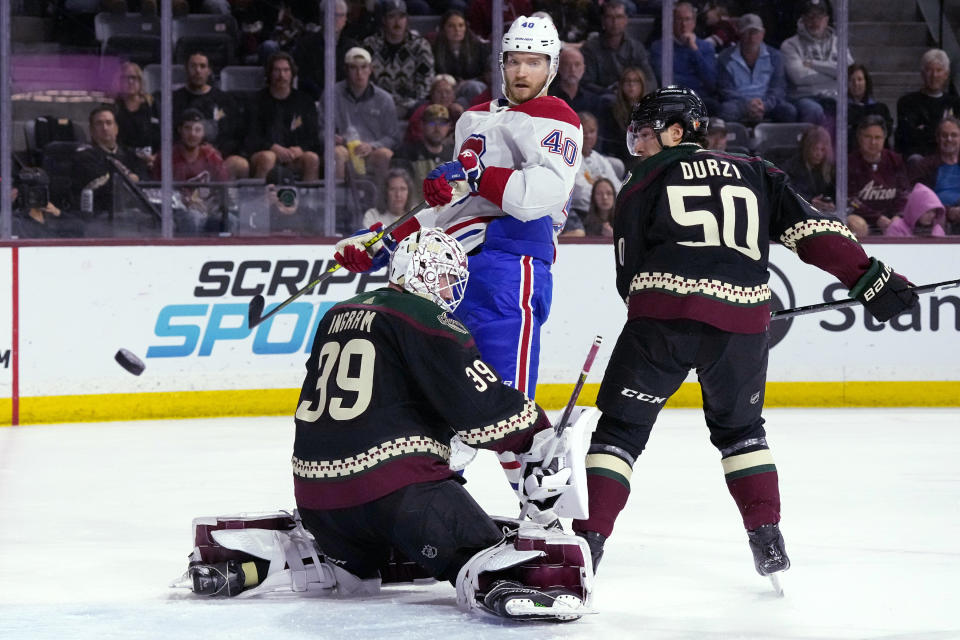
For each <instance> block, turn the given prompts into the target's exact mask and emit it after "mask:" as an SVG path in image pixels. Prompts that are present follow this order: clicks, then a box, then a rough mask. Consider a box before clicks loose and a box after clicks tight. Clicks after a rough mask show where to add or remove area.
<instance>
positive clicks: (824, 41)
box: [780, 0, 853, 125]
mask: <svg viewBox="0 0 960 640" xmlns="http://www.w3.org/2000/svg"><path fill="white" fill-rule="evenodd" d="M780 52H781V53H782V54H783V66H784V69H785V70H786V73H787V82H788V86H787V98H788V99H789V100H790V101H791V102H792V103H793V104H794V106H795V107H796V108H797V119H798V120H799V121H801V122H811V123H813V124H821V125H822V124H825V123H827V119H828V118H830V119H832V118H833V116H834V114H836V111H837V70H838V69H846V68H847V66H848V65H850V64H853V56H852V55H850V50H849V49H847V52H846V58H847V61H846V62H845V63H843V64H842V65H841V64H840V63H838V60H839V58H840V55H839V52H838V50H837V34H836V33H835V32H834V30H833V29H832V28H831V27H830V14H829V11H828V9H827V7H826V4H825V2H824V0H809V1H808V2H807V3H806V4H805V5H804V8H803V13H802V14H801V16H800V19H799V20H798V21H797V34H796V35H795V36H792V37H790V38H787V39H786V40H784V41H783V43H782V44H781V45H780Z"/></svg>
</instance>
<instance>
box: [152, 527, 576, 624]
mask: <svg viewBox="0 0 960 640" xmlns="http://www.w3.org/2000/svg"><path fill="white" fill-rule="evenodd" d="M494 523H495V525H496V526H497V527H498V528H499V529H500V531H501V532H502V533H503V538H502V539H501V540H500V542H498V543H497V544H495V545H493V546H491V547H489V548H487V549H483V550H482V551H480V552H478V553H476V554H475V555H474V556H473V557H471V558H470V559H469V560H468V561H467V562H466V563H464V565H463V566H462V567H461V568H460V570H459V572H458V574H457V577H456V579H455V580H453V581H452V582H454V586H455V587H456V590H457V605H458V606H459V607H460V608H461V609H463V610H465V611H478V612H485V613H489V614H493V615H497V616H501V617H505V618H512V619H517V620H551V621H558V622H566V621H571V620H576V619H578V618H580V617H581V616H582V615H584V614H586V613H592V610H590V609H589V602H590V596H591V590H592V580H593V567H592V565H591V563H590V551H589V548H588V547H587V546H586V543H585V542H584V541H583V540H582V539H581V538H579V537H576V536H572V535H568V534H564V533H562V532H558V531H552V530H550V531H548V530H546V529H544V528H543V527H542V526H540V525H538V524H536V523H533V522H521V521H519V520H515V519H508V518H496V519H494ZM193 539H194V545H195V546H194V549H193V551H192V552H191V554H190V556H189V557H190V563H189V566H188V568H187V571H186V572H185V573H184V574H183V576H181V577H180V578H179V579H178V580H176V581H175V582H174V583H172V584H171V587H181V588H189V589H191V590H192V591H193V592H194V593H196V594H197V595H203V596H230V597H239V598H249V597H253V596H257V595H263V594H267V593H271V592H278V591H285V592H299V593H312V594H329V595H333V594H337V595H341V596H343V595H371V594H375V593H377V592H378V591H379V590H380V587H381V584H393V583H404V582H405V583H409V582H416V581H418V580H420V579H425V578H430V576H429V574H428V573H427V572H426V571H424V570H423V569H422V568H420V567H419V566H418V565H416V564H415V563H413V562H410V561H409V560H407V559H406V558H405V557H403V556H402V554H400V553H399V552H396V551H395V550H394V551H392V552H391V553H390V560H389V561H388V562H387V563H386V564H384V565H383V566H382V567H381V569H380V577H379V578H373V579H365V580H364V579H361V578H359V577H357V576H355V575H352V574H350V573H349V572H347V571H345V570H343V569H342V568H340V567H338V566H337V565H336V564H334V563H332V562H328V561H327V560H326V558H325V557H324V555H323V553H322V552H321V551H320V550H319V549H318V548H317V546H316V543H315V541H314V539H313V536H311V534H310V533H309V532H308V531H307V530H306V529H304V527H303V526H302V524H301V523H300V517H299V514H298V513H297V511H294V512H293V513H292V514H290V513H286V512H282V511H280V512H276V513H267V514H240V515H233V516H217V517H204V518H195V519H194V521H193Z"/></svg>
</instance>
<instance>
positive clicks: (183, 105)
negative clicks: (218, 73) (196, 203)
mask: <svg viewBox="0 0 960 640" xmlns="http://www.w3.org/2000/svg"><path fill="white" fill-rule="evenodd" d="M184 66H185V67H186V71H187V84H186V85H185V86H183V87H180V88H179V89H177V90H176V91H174V92H173V119H174V121H175V122H180V121H182V118H183V113H184V112H185V111H186V110H187V109H196V110H197V111H199V112H200V113H201V114H203V117H204V127H206V129H207V139H208V140H212V142H211V144H212V145H213V146H214V147H216V148H217V150H218V151H219V152H220V153H221V154H223V155H224V156H225V158H226V159H225V160H224V167H225V169H226V171H227V174H228V175H229V176H230V178H231V179H234V180H236V179H237V178H246V177H247V176H248V175H250V163H249V162H247V159H246V158H244V157H243V156H242V155H241V153H242V146H243V139H242V134H241V132H240V125H241V120H240V107H239V105H237V103H236V101H234V99H233V98H232V97H231V96H229V95H228V94H226V93H224V92H223V91H221V90H220V89H218V88H216V87H213V86H211V85H210V74H211V69H210V60H209V58H207V55H206V54H205V53H202V52H199V51H198V52H196V53H192V54H190V56H189V57H188V58H187V63H186V65H184Z"/></svg>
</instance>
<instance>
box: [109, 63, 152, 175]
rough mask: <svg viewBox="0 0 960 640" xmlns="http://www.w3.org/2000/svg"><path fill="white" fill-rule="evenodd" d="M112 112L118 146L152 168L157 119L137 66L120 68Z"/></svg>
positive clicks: (127, 64)
mask: <svg viewBox="0 0 960 640" xmlns="http://www.w3.org/2000/svg"><path fill="white" fill-rule="evenodd" d="M115 109H116V112H115V113H116V120H117V126H118V127H119V131H120V133H119V136H118V139H119V140H120V143H121V144H123V145H124V146H127V147H132V148H133V149H134V150H135V151H136V153H137V155H138V156H140V159H141V160H143V161H144V162H145V163H146V165H147V166H148V167H150V166H152V165H153V162H154V159H155V158H156V151H157V149H159V147H160V118H159V117H158V116H157V112H156V110H155V109H154V106H153V97H152V96H151V95H150V94H149V93H147V92H146V90H145V89H144V87H143V69H141V68H140V65H137V64H134V63H132V62H124V63H123V64H122V65H120V75H119V77H118V83H117V97H116V107H115Z"/></svg>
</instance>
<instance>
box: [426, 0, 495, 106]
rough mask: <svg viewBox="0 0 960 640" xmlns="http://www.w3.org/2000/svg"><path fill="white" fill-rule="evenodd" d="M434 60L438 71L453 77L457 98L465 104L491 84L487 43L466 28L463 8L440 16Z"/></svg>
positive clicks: (434, 43)
mask: <svg viewBox="0 0 960 640" xmlns="http://www.w3.org/2000/svg"><path fill="white" fill-rule="evenodd" d="M433 63H434V70H435V71H436V73H437V75H440V74H447V75H450V76H453V78H454V79H455V80H456V84H457V99H458V101H459V102H460V103H461V104H463V105H464V106H466V105H469V104H470V102H471V101H472V100H473V98H474V97H475V96H477V95H479V94H481V93H483V92H484V91H486V90H487V88H488V86H489V84H490V45H489V44H488V43H486V42H484V41H483V40H481V39H480V38H478V37H477V36H476V35H475V34H474V33H473V31H471V30H470V29H469V28H468V26H467V20H466V18H464V16H463V12H462V11H458V10H456V9H451V10H449V11H447V12H446V13H444V14H443V17H442V18H441V19H440V30H439V31H438V32H437V38H436V40H434V42H433Z"/></svg>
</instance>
